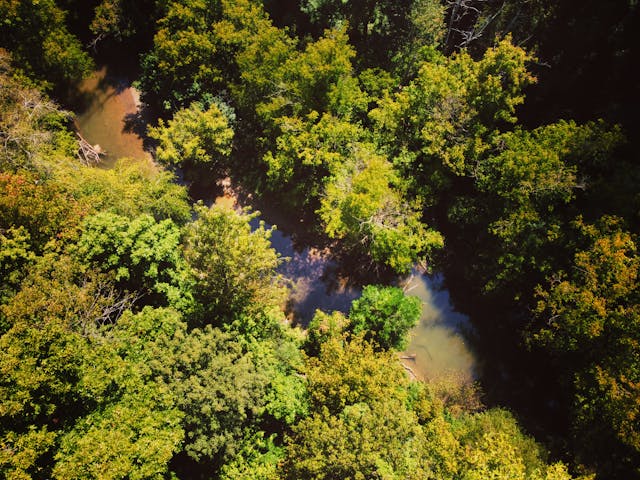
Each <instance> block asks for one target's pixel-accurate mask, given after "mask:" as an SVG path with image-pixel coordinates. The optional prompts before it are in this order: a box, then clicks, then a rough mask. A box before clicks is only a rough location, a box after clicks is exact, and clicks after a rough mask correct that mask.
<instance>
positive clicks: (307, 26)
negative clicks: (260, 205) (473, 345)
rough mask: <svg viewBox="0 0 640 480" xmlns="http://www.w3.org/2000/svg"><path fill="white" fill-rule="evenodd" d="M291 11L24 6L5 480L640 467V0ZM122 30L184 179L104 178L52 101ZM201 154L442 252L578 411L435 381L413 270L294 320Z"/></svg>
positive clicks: (471, 305)
mask: <svg viewBox="0 0 640 480" xmlns="http://www.w3.org/2000/svg"><path fill="white" fill-rule="evenodd" d="M285 3H286V4H287V5H289V6H290V8H283V7H282V6H281V5H278V4H277V2H269V1H267V2H264V4H263V2H259V1H257V0H169V1H162V2H155V1H152V0H148V1H144V2H134V1H131V0H103V1H98V0H95V1H91V2H75V1H74V0H65V1H62V0H59V1H54V0H46V1H42V0H41V1H39V2H30V1H23V2H12V1H2V0H0V18H3V24H2V27H1V29H2V36H1V37H0V48H1V49H0V85H1V87H2V88H1V90H0V137H1V138H2V142H1V145H0V166H1V167H2V170H1V172H0V186H1V188H0V273H1V275H2V284H1V285H0V335H1V336H0V345H1V348H0V369H1V371H2V375H1V376H0V420H1V421H0V425H2V427H0V428H1V430H0V436H1V440H0V442H1V448H0V471H2V474H3V475H4V476H5V477H7V478H12V479H22V478H59V479H68V478H114V479H115V478H123V479H124V478H169V477H172V476H175V477H177V478H222V479H232V478H233V479H241V478H246V479H249V478H266V479H284V478H291V479H293V478H296V479H306V478H314V479H316V478H317V479H321V478H326V479H329V478H345V479H346V478H353V479H355V478H388V479H392V478H452V479H462V478H464V479H474V478H478V479H480V478H483V479H484V478H497V479H502V478H530V479H549V480H550V479H565V478H567V479H568V478H572V477H571V475H573V477H579V476H581V475H584V476H585V478H589V475H592V474H597V476H598V478H605V479H606V478H638V477H640V470H639V467H638V465H640V406H639V405H640V404H639V403H638V398H640V364H639V363H638V358H639V357H640V352H639V350H640V346H639V345H640V343H639V341H640V328H639V326H640V320H639V319H640V317H639V315H638V313H639V310H638V298H639V296H638V294H639V292H638V268H639V267H640V263H639V261H638V252H637V242H638V238H637V235H638V231H637V225H638V224H639V223H638V220H639V219H638V212H639V207H640V205H639V200H640V195H639V192H638V188H637V186H638V185H640V183H639V182H638V181H637V180H638V176H639V175H638V174H639V172H640V170H639V168H638V165H637V161H636V154H635V152H636V151H637V150H636V148H634V147H636V145H635V142H636V141H637V139H636V138H634V136H633V134H634V130H633V129H634V125H633V122H632V120H630V119H631V118H633V115H632V114H631V113H630V112H633V109H634V108H635V106H636V104H635V103H634V102H637V98H640V97H639V96H638V93H639V92H638V86H637V85H635V84H633V83H630V82H629V81H628V78H627V77H628V76H627V75H626V73H627V70H626V69H627V68H628V67H629V65H632V64H633V63H634V61H635V60H637V48H638V47H637V45H639V44H640V42H638V41H637V40H638V39H637V32H638V31H639V30H638V28H637V27H638V11H637V6H636V5H635V3H633V2H631V3H629V2H625V1H617V2H611V3H612V5H611V6H606V5H602V4H603V3H605V2H595V1H587V2H574V1H569V2H562V5H558V4H557V2H549V1H545V0H535V1H530V2H516V1H506V2H493V1H487V2H463V1H453V2H444V3H442V4H441V3H440V2H438V1H436V0H413V1H410V2H406V5H405V4H402V5H400V3H399V2H389V1H382V2H363V1H359V0H353V1H348V2H343V1H341V2H337V1H332V0H314V1H311V0H309V1H306V0H305V1H302V2H299V3H296V2H285ZM150 19H151V21H150ZM566 25H571V27H570V28H567V27H566ZM585 31H587V32H590V33H592V34H593V35H590V38H591V37H594V38H596V37H597V38H602V41H601V42H600V43H599V44H592V43H590V42H586V44H585V43H584V42H582V41H581V35H582V34H583V33H584V32H585ZM612 32H613V33H612ZM634 35H636V37H634ZM605 37H606V38H605ZM634 39H635V42H634ZM560 40H561V41H560ZM89 44H90V45H91V46H92V47H93V48H91V49H88V48H85V46H84V45H89ZM123 48H129V49H131V51H136V52H139V53H140V69H141V70H140V72H141V73H140V76H139V78H138V81H137V85H138V86H139V88H140V89H141V91H142V94H143V100H144V101H145V102H146V103H147V104H148V105H149V107H150V108H151V109H152V110H153V111H155V112H157V115H158V117H159V121H158V123H157V125H156V126H153V127H151V128H150V129H149V131H150V134H149V135H150V137H151V138H152V139H154V140H155V141H156V142H157V148H156V158H157V160H158V161H159V162H160V163H161V164H163V165H164V166H165V167H166V168H167V169H166V170H165V169H159V171H153V172H152V171H149V170H148V169H147V168H145V167H144V166H143V165H141V164H139V163H136V162H134V161H129V160H127V159H121V160H120V161H119V162H118V164H117V165H116V167H115V168H114V169H112V170H103V169H98V168H90V167H85V166H82V165H81V164H80V163H79V162H78V161H77V159H76V158H75V149H76V146H75V138H74V134H73V132H72V131H71V130H70V121H69V120H70V118H71V114H70V113H69V112H67V111H64V110H63V109H61V108H60V107H59V106H58V105H57V104H56V103H55V102H54V101H53V100H52V98H56V96H57V97H58V98H59V99H60V100H64V97H63V92H65V91H66V90H67V89H68V88H72V87H73V85H74V84H75V83H76V82H78V81H79V80H80V79H81V78H82V77H83V76H84V75H86V74H87V73H88V72H90V71H91V69H92V68H93V65H94V64H95V62H96V59H94V58H92V56H94V57H97V59H98V61H99V60H100V59H102V58H103V57H104V58H114V53H115V52H118V51H122V49H123ZM115 58H117V56H115ZM592 63H593V65H591V64H592ZM544 65H548V66H547V67H544ZM603 65H605V66H606V68H604V67H603ZM565 88H573V91H572V92H571V95H564V96H563V93H564V90H563V89H565ZM588 88H591V89H592V92H593V94H592V95H591V96H587V92H588ZM625 96H626V97H625ZM527 97H529V98H531V101H530V102H527ZM561 97H562V98H561ZM559 98H561V99H560V100H559ZM585 98H588V99H589V101H588V102H585V101H584V99H585ZM634 99H636V100H634ZM627 100H628V101H627ZM590 106H592V109H590V108H589V107H590ZM176 166H179V167H182V168H184V169H185V170H186V171H187V172H191V174H192V175H193V176H194V177H201V178H207V177H208V178H211V179H215V178H217V177H218V176H220V175H221V174H228V173H232V174H233V175H234V177H236V178H239V179H241V181H242V182H243V184H244V185H245V186H246V187H247V188H251V189H252V190H254V191H255V192H256V193H258V194H268V195H270V196H271V198H275V199H276V201H277V202H278V203H279V204H280V205H281V206H282V208H288V209H289V210H290V211H291V212H293V213H294V214H297V215H298V216H299V217H300V218H304V219H311V220H312V222H310V223H309V222H308V223H307V224H313V226H312V227H310V228H311V229H312V231H311V232H310V233H312V234H313V235H315V236H316V237H317V238H318V239H319V241H320V240H323V239H324V240H328V241H332V242H333V244H334V245H335V248H336V249H337V250H340V251H343V252H347V253H348V254H349V255H352V256H354V257H357V258H359V259H361V260H362V264H363V265H369V266H370V267H371V268H372V269H373V270H377V271H393V272H397V273H406V272H408V271H409V270H410V269H411V268H412V267H413V265H415V264H416V263H423V264H426V265H429V266H430V267H433V266H436V267H437V268H438V269H441V270H443V271H444V272H445V273H446V274H447V276H448V277H449V278H451V279H455V280H456V281H457V282H459V285H460V292H464V294H462V293H460V292H458V293H456V292H455V291H454V292H453V294H454V296H456V297H457V298H458V297H460V305H461V307H460V308H463V309H466V310H468V311H469V312H470V313H471V314H472V318H473V319H474V320H475V322H476V325H477V326H478V328H479V331H480V333H481V335H483V336H484V338H495V340H494V341H495V342H496V344H497V345H500V342H501V343H502V344H503V345H506V344H508V345H510V346H509V347H508V350H509V351H510V352H511V351H513V353H514V355H515V356H516V358H519V359H523V360H521V361H523V362H532V361H533V362H539V368H538V369H537V370H536V369H535V368H529V369H528V370H526V371H528V372H533V373H532V375H533V376H532V377H531V378H528V379H527V380H528V381H527V382H520V383H521V384H520V385H517V386H516V388H515V391H514V392H513V396H514V398H522V397H526V396H529V397H530V398H531V400H530V402H531V403H533V402H534V401H536V399H538V398H543V399H545V402H546V403H548V404H552V405H555V407H553V408H552V409H551V410H545V409H544V408H542V410H541V411H542V412H543V413H544V412H545V411H546V412H550V411H553V412H554V414H556V415H560V416H562V418H563V425H566V426H565V427H563V428H556V429H551V428H549V427H550V425H549V424H548V423H547V424H544V422H542V423H541V424H540V425H536V420H537V419H539V418H540V417H537V416H536V415H535V414H534V412H533V410H532V409H531V408H528V407H526V408H522V409H519V410H516V412H517V413H520V415H521V416H522V420H523V421H524V423H525V424H526V425H528V426H532V425H533V427H534V428H533V430H535V431H536V433H541V435H540V437H539V438H540V439H541V440H545V442H546V444H545V447H543V446H541V445H539V444H537V443H535V441H534V440H533V439H532V438H531V437H529V436H528V435H526V434H525V433H523V430H522V429H521V427H519V426H518V423H517V422H516V420H515V417H514V415H513V414H511V413H509V412H508V411H507V410H505V409H500V408H481V409H478V407H477V406H478V401H477V397H476V395H477V394H476V393H473V389H464V388H463V389H461V388H459V387H456V386H452V385H444V386H443V385H441V384H435V383H422V382H418V381H410V380H409V379H408V377H407V375H406V373H405V372H404V370H403V369H402V366H401V365H400V364H399V362H398V358H397V354H396V353H395V352H396V350H397V349H400V348H402V346H403V345H404V342H405V341H406V333H407V330H408V329H409V328H410V327H411V325H413V324H414V323H415V320H416V314H415V313H416V312H415V307H416V305H415V302H414V300H412V299H411V298H407V297H406V296H405V295H404V294H403V292H402V291H401V290H399V289H394V288H390V287H383V286H369V287H366V288H365V290H364V294H363V297H362V298H361V299H359V300H357V301H356V302H354V304H353V306H352V308H351V311H350V312H349V314H348V315H344V314H341V313H339V312H321V311H318V312H317V313H316V316H315V318H314V320H313V321H312V322H311V325H310V326H309V328H308V330H307V331H301V330H299V329H296V328H292V327H291V326H290V325H289V324H288V323H287V322H286V321H285V317H284V313H283V305H284V302H285V300H286V296H287V292H286V284H285V283H283V282H282V279H281V278H279V276H278V274H277V271H276V268H277V266H278V265H279V264H280V263H281V262H282V261H283V259H281V258H279V256H278V254H277V253H276V252H275V251H274V250H273V248H272V247H271V245H270V241H269V238H270V234H271V232H270V230H268V229H266V228H264V226H261V227H259V228H258V229H255V230H252V229H251V227H250V224H249V222H250V221H251V219H252V218H253V215H252V214H248V213H237V212H234V211H232V210H229V209H225V208H224V207H218V206H214V207H211V208H209V207H205V206H203V205H191V204H190V202H189V197H188V192H187V191H186V189H185V188H184V187H181V186H179V185H177V184H176V182H175V178H174V176H173V174H172V173H171V169H172V168H175V167H176ZM494 346H495V345H494ZM516 363H517V362H516ZM543 377H544V378H545V379H547V382H546V383H545V385H553V387H552V388H550V390H549V391H545V392H543V393H542V394H539V392H537V393H538V394H539V395H532V392H535V390H536V389H538V390H539V389H540V388H541V387H537V388H536V382H537V381H539V380H540V379H541V378H543ZM505 382H508V381H507V380H505ZM524 384H530V385H532V387H530V390H527V389H526V385H524ZM512 385H513V383H512V384H508V383H507V384H506V385H505V389H506V388H509V387H510V386H512ZM495 398H498V400H497V402H498V403H499V398H500V397H492V396H489V398H488V399H489V400H490V401H491V403H494V402H496V400H495ZM518 406H519V404H516V403H514V407H515V408H518ZM527 412H528V413H529V416H528V415H527ZM547 449H551V456H549V455H548V453H547ZM558 459H562V460H564V461H565V463H566V465H567V466H568V467H567V466H565V464H563V463H560V462H558V461H557V460H558ZM569 471H570V472H571V475H570V473H569Z"/></svg>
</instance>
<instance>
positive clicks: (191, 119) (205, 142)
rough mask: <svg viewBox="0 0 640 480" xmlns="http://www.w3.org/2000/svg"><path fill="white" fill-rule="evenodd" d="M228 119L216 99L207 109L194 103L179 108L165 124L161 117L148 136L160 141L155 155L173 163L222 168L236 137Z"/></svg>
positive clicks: (159, 158) (225, 163) (213, 168)
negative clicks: (187, 106) (184, 107)
mask: <svg viewBox="0 0 640 480" xmlns="http://www.w3.org/2000/svg"><path fill="white" fill-rule="evenodd" d="M227 109H228V107H227ZM229 121H230V119H229V117H228V116H227V115H225V113H223V112H222V110H221V109H220V107H219V106H218V105H217V104H216V103H213V104H211V106H210V107H209V108H208V109H206V110H204V109H203V108H202V106H201V104H198V103H193V104H191V106H190V107H189V108H186V109H181V110H178V111H177V112H176V113H175V115H174V116H173V119H172V120H169V122H168V123H167V124H166V125H165V123H164V121H163V120H162V119H160V123H159V125H158V127H156V128H151V129H150V130H149V136H150V137H151V138H154V139H156V140H158V142H159V145H158V147H157V149H156V158H157V159H158V160H159V161H160V162H162V163H164V164H165V165H170V166H183V167H185V168H194V167H203V166H206V167H208V168H209V169H211V170H223V169H224V168H225V167H226V166H227V164H228V158H229V155H230V154H231V141H232V139H233V130H232V129H231V127H230V126H229Z"/></svg>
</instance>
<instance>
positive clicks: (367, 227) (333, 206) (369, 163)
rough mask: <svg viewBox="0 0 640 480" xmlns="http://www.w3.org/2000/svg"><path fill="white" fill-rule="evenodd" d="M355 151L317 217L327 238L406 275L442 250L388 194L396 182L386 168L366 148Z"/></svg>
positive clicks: (435, 236) (398, 199) (394, 192)
mask: <svg viewBox="0 0 640 480" xmlns="http://www.w3.org/2000/svg"><path fill="white" fill-rule="evenodd" d="M358 147H359V149H358V150H356V151H355V158H354V159H353V160H350V161H349V162H348V163H347V164H346V165H345V167H344V168H343V169H342V170H341V171H338V172H337V173H336V174H335V175H334V176H333V177H332V178H331V179H330V182H329V183H328V184H327V186H326V191H325V196H324V197H323V199H322V203H321V206H320V209H319V210H318V213H319V215H320V218H321V219H322V220H323V222H324V223H325V231H326V232H327V234H328V235H329V237H332V238H342V239H345V240H347V241H348V242H349V243H350V244H351V245H355V246H356V248H357V249H359V250H360V251H363V252H364V253H369V254H370V255H371V257H372V258H373V260H374V261H376V262H379V263H383V264H386V265H387V266H389V267H391V268H392V269H393V270H395V271H396V272H398V273H407V272H409V271H410V270H411V268H412V266H413V264H414V263H415V262H416V261H418V260H423V259H425V257H426V256H428V255H429V254H430V253H431V251H432V250H435V249H437V248H441V247H442V246H443V239H442V236H441V235H440V234H439V233H437V232H435V231H432V230H428V229H427V228H426V227H425V225H424V224H422V223H421V222H420V219H419V215H418V212H417V211H416V210H415V209H413V208H412V207H411V206H410V205H409V204H407V202H406V201H405V200H404V198H403V196H402V195H401V194H400V192H399V191H398V190H396V188H394V186H395V185H397V184H398V183H400V180H399V178H398V177H397V176H396V173H395V171H394V170H393V167H392V166H391V164H390V163H389V162H387V161H386V159H385V158H384V157H382V156H380V155H377V154H376V153H374V152H372V151H371V150H370V148H368V147H367V146H365V145H360V146H358ZM358 147H356V148H358Z"/></svg>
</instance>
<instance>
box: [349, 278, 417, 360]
mask: <svg viewBox="0 0 640 480" xmlns="http://www.w3.org/2000/svg"><path fill="white" fill-rule="evenodd" d="M421 312H422V305H421V304H420V299H419V298H417V297H408V296H405V294H404V292H403V291H402V290H401V289H399V288H396V287H382V286H376V285H367V286H366V287H364V289H363V291H362V296H361V297H360V298H359V299H357V300H354V302H353V303H352V305H351V310H350V311H349V330H351V331H352V332H353V333H354V334H356V335H358V334H363V335H364V338H365V339H368V340H369V341H372V342H373V343H374V344H376V345H378V346H379V347H380V348H382V349H384V350H391V349H393V350H399V351H401V350H404V348H405V347H406V345H407V340H408V339H407V334H408V333H409V330H410V329H411V328H413V327H415V326H416V324H417V322H418V319H419V318H420V314H421Z"/></svg>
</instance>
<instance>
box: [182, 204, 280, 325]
mask: <svg viewBox="0 0 640 480" xmlns="http://www.w3.org/2000/svg"><path fill="white" fill-rule="evenodd" d="M196 213H197V215H198V218H197V220H196V221H194V222H193V223H192V224H190V225H189V226H188V228H187V231H186V235H185V240H184V245H185V252H184V254H185V259H186V261H187V263H188V265H189V267H190V268H191V272H192V273H191V276H192V281H193V283H194V290H193V291H194V296H195V298H196V300H197V301H198V302H200V305H201V308H202V317H201V321H203V322H205V323H218V324H220V323H225V322H229V321H231V320H233V319H234V317H235V316H236V315H239V314H241V313H243V312H245V311H247V310H250V311H256V310H260V309H261V308H265V307H267V308H268V307H273V306H279V305H280V304H281V302H282V301H283V300H284V298H283V293H284V292H283V290H282V289H281V287H280V286H279V284H278V276H277V274H276V272H275V269H276V267H277V266H278V265H279V264H280V262H281V260H280V257H279V255H278V254H277V253H276V251H275V250H274V249H273V248H271V242H270V241H269V237H270V236H271V230H267V229H265V228H264V225H263V224H261V225H260V226H259V227H258V228H257V229H255V230H254V231H252V230H251V225H250V223H249V222H250V221H251V220H252V219H253V218H255V217H256V216H257V213H256V214H253V215H248V214H237V213H236V212H235V211H233V210H231V209H229V208H226V207H222V206H216V205H214V206H212V207H211V208H207V207H204V206H202V205H200V206H196Z"/></svg>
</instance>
